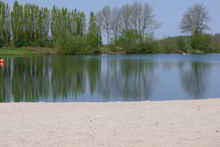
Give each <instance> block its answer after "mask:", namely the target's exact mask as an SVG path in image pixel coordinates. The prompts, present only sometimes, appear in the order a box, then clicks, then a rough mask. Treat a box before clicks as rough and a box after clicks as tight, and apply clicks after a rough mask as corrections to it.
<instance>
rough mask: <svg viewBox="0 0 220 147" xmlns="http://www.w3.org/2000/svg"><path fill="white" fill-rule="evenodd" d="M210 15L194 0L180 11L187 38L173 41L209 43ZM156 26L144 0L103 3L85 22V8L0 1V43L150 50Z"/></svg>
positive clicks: (155, 43) (71, 49)
mask: <svg viewBox="0 0 220 147" xmlns="http://www.w3.org/2000/svg"><path fill="white" fill-rule="evenodd" d="M210 19H211V17H210V16H209V12H208V10H207V8H206V7H205V6H204V5H202V4H195V5H194V6H193V7H191V8H189V9H188V10H187V11H186V12H185V14H184V15H183V18H182V21H181V23H180V29H181V31H182V32H183V33H188V34H189V35H190V38H180V39H177V41H175V44H177V45H179V46H180V48H183V49H182V50H186V49H187V48H188V47H189V46H190V47H191V48H193V49H202V48H209V42H210V41H209V40H213V38H214V40H215V41H216V39H215V38H216V37H213V36H211V35H208V34H205V31H206V30H207V29H209V27H208V22H209V21H210ZM87 23H88V25H87ZM159 27H160V23H158V22H157V20H156V18H155V14H154V11H153V8H152V6H151V5H149V4H148V3H139V2H133V3H132V4H126V5H123V6H121V7H114V8H111V7H109V6H105V7H104V8H103V9H102V10H100V11H98V12H97V13H93V12H91V13H90V17H89V21H87V20H86V15H85V13H84V12H82V11H78V10H76V9H75V10H68V9H67V8H61V9H60V8H57V7H55V6H53V8H52V9H51V10H50V9H48V8H46V7H39V6H37V5H33V4H25V5H22V4H19V3H18V1H15V2H14V3H13V7H12V9H10V7H9V5H8V4H7V3H5V2H2V1H0V47H25V46H33V47H35V46H38V47H51V48H58V49H60V50H61V52H63V53H67V54H77V53H81V54H86V53H94V52H96V51H97V50H100V49H105V48H104V47H103V46H102V44H103V38H106V40H107V44H108V47H107V49H110V50H112V51H126V52H130V53H131V52H144V53H152V52H157V51H158V49H159V48H160V43H158V41H157V40H155V39H154V35H153V34H154V30H155V29H157V28H159ZM104 36H105V37H104ZM204 42H206V43H205V45H204ZM217 44H218V43H217ZM218 46H219V44H218Z"/></svg>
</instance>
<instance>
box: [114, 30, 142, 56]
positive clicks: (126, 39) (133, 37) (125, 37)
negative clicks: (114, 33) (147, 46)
mask: <svg viewBox="0 0 220 147" xmlns="http://www.w3.org/2000/svg"><path fill="white" fill-rule="evenodd" d="M138 39H139V35H138V33H137V31H135V30H127V31H123V32H122V35H121V36H120V38H119V40H118V44H119V46H120V47H121V48H123V49H124V50H125V51H126V52H133V51H135V49H136V48H137V46H138Z"/></svg>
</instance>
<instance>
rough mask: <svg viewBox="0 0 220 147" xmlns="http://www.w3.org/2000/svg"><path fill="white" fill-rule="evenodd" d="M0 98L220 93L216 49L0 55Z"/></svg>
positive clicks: (159, 97) (182, 96) (113, 98)
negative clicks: (164, 52)
mask: <svg viewBox="0 0 220 147" xmlns="http://www.w3.org/2000/svg"><path fill="white" fill-rule="evenodd" d="M4 58H5V64H4V65H3V66H2V65H1V66H0V84H1V85H0V102H109V101H113V102H114V101H145V100H152V101H159V100H185V99H205V98H218V97H220V54H203V55H185V56H183V55H100V56H30V57H4Z"/></svg>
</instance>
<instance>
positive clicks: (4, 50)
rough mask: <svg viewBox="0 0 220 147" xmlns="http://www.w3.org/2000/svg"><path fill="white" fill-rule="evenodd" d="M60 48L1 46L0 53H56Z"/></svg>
mask: <svg viewBox="0 0 220 147" xmlns="http://www.w3.org/2000/svg"><path fill="white" fill-rule="evenodd" d="M54 54H58V50H56V49H51V48H34V47H25V48H0V55H54Z"/></svg>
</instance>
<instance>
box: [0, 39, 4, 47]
mask: <svg viewBox="0 0 220 147" xmlns="http://www.w3.org/2000/svg"><path fill="white" fill-rule="evenodd" d="M1 47H4V41H3V40H2V39H0V48H1Z"/></svg>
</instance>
